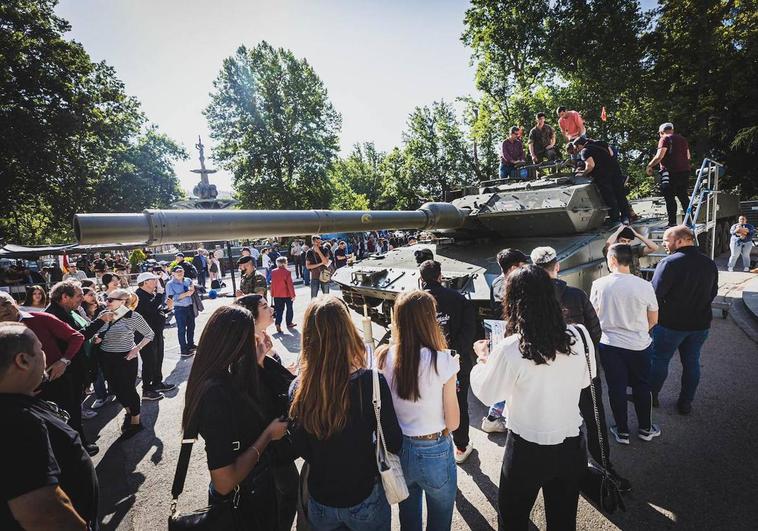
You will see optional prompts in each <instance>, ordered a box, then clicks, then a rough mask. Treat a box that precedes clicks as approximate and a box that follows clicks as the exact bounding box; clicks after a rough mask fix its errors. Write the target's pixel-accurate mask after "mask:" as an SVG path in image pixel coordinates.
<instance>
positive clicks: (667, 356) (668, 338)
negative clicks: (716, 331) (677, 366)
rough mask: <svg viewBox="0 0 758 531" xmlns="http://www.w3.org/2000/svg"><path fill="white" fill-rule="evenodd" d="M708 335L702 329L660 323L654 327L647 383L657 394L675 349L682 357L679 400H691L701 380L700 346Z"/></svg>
mask: <svg viewBox="0 0 758 531" xmlns="http://www.w3.org/2000/svg"><path fill="white" fill-rule="evenodd" d="M707 337H708V329H705V330H689V331H688V330H672V329H671V328H666V327H664V326H661V325H657V326H656V327H655V328H653V365H652V369H651V372H650V385H651V387H652V388H653V392H654V393H656V394H657V393H659V392H660V391H661V388H662V387H663V382H665V381H666V377H667V376H668V374H669V362H670V361H671V357H672V356H673V355H674V352H676V350H677V349H679V358H680V359H681V360H682V389H681V391H680V393H679V400H680V401H686V402H692V400H693V399H694V398H695V391H696V390H697V384H698V383H699V382H700V349H702V348H703V343H705V340H706V338H707Z"/></svg>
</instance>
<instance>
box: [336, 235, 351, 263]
mask: <svg viewBox="0 0 758 531" xmlns="http://www.w3.org/2000/svg"><path fill="white" fill-rule="evenodd" d="M349 256H350V255H349V254H348V252H347V243H346V242H344V241H340V243H339V245H337V249H336V250H335V251H334V265H335V268H336V269H339V268H340V267H345V266H346V265H347V259H348V257H349Z"/></svg>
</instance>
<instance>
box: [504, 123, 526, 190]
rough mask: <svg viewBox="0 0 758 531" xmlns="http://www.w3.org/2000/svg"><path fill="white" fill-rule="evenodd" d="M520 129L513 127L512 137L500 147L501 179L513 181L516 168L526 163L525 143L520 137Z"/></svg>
mask: <svg viewBox="0 0 758 531" xmlns="http://www.w3.org/2000/svg"><path fill="white" fill-rule="evenodd" d="M518 134H519V128H518V126H516V125H514V126H513V127H511V133H510V136H509V137H508V138H507V139H505V140H503V143H502V144H501V146H500V178H501V179H512V178H514V177H515V176H516V168H517V167H518V166H522V165H524V164H525V163H526V161H525V160H524V143H523V142H522V141H521V139H520V138H519V137H518Z"/></svg>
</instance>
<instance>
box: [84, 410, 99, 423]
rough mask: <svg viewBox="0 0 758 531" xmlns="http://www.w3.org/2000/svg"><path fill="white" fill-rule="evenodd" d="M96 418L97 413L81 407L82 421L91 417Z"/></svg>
mask: <svg viewBox="0 0 758 531" xmlns="http://www.w3.org/2000/svg"><path fill="white" fill-rule="evenodd" d="M96 416H97V411H92V410H91V409H90V408H88V407H82V418H83V419H84V420H89V419H91V418H92V417H96Z"/></svg>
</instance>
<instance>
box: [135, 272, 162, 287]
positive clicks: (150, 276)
mask: <svg viewBox="0 0 758 531" xmlns="http://www.w3.org/2000/svg"><path fill="white" fill-rule="evenodd" d="M146 280H158V277H157V276H155V275H154V274H152V273H150V272H148V271H145V272H144V273H140V274H139V275H137V284H142V283H143V282H144V281H146Z"/></svg>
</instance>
